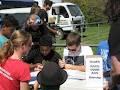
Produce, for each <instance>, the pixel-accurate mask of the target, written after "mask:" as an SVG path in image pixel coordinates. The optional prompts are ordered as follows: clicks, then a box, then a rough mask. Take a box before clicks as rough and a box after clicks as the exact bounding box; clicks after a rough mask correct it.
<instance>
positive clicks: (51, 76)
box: [37, 62, 68, 90]
mask: <svg viewBox="0 0 120 90" xmlns="http://www.w3.org/2000/svg"><path fill="white" fill-rule="evenodd" d="M67 77H68V75H67V72H66V71H65V70H63V69H61V68H60V67H59V66H58V65H57V64H56V63H54V62H49V63H47V64H45V65H44V67H43V69H42V71H40V72H39V73H38V75H37V81H38V83H39V84H40V86H41V88H42V90H59V87H60V85H61V84H63V83H64V82H65V81H66V79H67Z"/></svg>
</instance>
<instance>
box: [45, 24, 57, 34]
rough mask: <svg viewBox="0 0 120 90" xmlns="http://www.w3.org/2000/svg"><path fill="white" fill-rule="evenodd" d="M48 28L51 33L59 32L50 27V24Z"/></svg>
mask: <svg viewBox="0 0 120 90" xmlns="http://www.w3.org/2000/svg"><path fill="white" fill-rule="evenodd" d="M47 28H48V30H49V32H51V33H53V34H58V33H57V30H55V29H52V28H51V27H49V26H48V25H47Z"/></svg>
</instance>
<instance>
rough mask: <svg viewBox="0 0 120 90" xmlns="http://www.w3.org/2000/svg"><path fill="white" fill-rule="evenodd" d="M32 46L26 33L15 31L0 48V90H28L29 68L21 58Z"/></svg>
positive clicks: (29, 36)
mask: <svg viewBox="0 0 120 90" xmlns="http://www.w3.org/2000/svg"><path fill="white" fill-rule="evenodd" d="M31 45H32V37H31V35H30V34H29V33H28V32H25V31H21V30H16V31H15V32H14V33H13V34H12V36H11V38H10V40H8V41H7V42H6V43H5V44H4V46H3V48H0V90H29V86H28V81H29V80H30V67H29V65H28V64H26V63H25V62H24V61H22V56H23V55H25V54H27V53H28V52H29V50H30V48H31Z"/></svg>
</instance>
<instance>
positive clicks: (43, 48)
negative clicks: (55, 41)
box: [40, 46, 51, 56]
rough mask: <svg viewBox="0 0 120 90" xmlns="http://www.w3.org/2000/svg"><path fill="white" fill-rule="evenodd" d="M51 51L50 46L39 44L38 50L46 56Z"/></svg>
mask: <svg viewBox="0 0 120 90" xmlns="http://www.w3.org/2000/svg"><path fill="white" fill-rule="evenodd" d="M50 51H51V47H50V46H40V52H41V53H42V54H43V55H44V56H47V55H48V54H49V53H50Z"/></svg>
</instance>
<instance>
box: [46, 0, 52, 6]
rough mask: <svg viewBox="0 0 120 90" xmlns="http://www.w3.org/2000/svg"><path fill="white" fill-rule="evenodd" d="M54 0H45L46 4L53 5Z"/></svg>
mask: <svg viewBox="0 0 120 90" xmlns="http://www.w3.org/2000/svg"><path fill="white" fill-rule="evenodd" d="M52 4H53V2H52V1H50V0H45V1H44V5H49V6H52Z"/></svg>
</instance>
